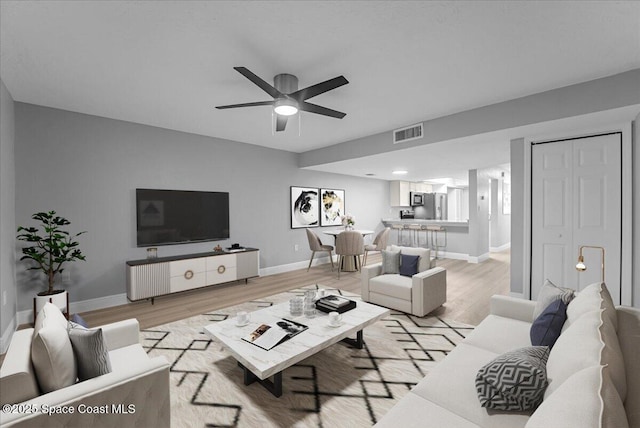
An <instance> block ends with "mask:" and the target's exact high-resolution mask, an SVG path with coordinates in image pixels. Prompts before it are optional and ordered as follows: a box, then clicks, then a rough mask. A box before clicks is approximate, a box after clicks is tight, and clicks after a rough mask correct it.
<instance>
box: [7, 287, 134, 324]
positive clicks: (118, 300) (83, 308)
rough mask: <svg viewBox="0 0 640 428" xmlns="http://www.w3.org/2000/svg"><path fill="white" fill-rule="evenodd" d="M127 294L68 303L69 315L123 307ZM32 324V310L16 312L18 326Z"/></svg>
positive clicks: (126, 301)
mask: <svg viewBox="0 0 640 428" xmlns="http://www.w3.org/2000/svg"><path fill="white" fill-rule="evenodd" d="M128 302H129V301H128V300H127V294H126V293H122V294H113V295H111V296H104V297H97V298H95V299H88V300H80V301H78V302H70V303H69V313H71V314H75V313H78V312H87V311H95V310H97V309H104V308H110V307H112V306H120V305H125V304H127V303H128ZM32 322H33V309H28V310H26V311H20V312H18V325H21V324H31V323H32Z"/></svg>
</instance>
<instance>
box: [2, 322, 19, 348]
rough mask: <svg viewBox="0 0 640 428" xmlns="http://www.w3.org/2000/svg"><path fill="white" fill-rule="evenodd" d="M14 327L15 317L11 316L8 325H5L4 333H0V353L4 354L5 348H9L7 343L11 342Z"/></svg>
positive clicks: (15, 326)
mask: <svg viewBox="0 0 640 428" xmlns="http://www.w3.org/2000/svg"><path fill="white" fill-rule="evenodd" d="M16 328H17V325H16V317H13V318H11V322H10V323H9V327H7V329H6V330H5V331H4V333H2V337H0V354H5V353H6V352H7V349H9V344H10V343H11V338H12V337H13V333H14V332H15V331H16Z"/></svg>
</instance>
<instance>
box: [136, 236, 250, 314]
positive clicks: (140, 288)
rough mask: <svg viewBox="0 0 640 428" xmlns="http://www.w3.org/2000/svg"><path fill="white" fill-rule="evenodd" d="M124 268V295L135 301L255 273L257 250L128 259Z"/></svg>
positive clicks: (241, 277)
mask: <svg viewBox="0 0 640 428" xmlns="http://www.w3.org/2000/svg"><path fill="white" fill-rule="evenodd" d="M126 267H127V298H128V299H129V300H131V301H135V300H140V299H146V298H154V297H157V296H162V295H166V294H171V293H177V292H179V291H185V290H192V289H195V288H200V287H206V286H208V285H215V284H222V283H224V282H231V281H237V280H239V279H244V280H247V279H248V278H253V277H256V276H259V273H258V272H259V267H260V251H259V250H257V249H254V248H248V249H246V250H245V251H241V252H235V253H199V254H189V255H185V256H174V257H163V258H158V259H150V260H131V261H128V262H127V263H126Z"/></svg>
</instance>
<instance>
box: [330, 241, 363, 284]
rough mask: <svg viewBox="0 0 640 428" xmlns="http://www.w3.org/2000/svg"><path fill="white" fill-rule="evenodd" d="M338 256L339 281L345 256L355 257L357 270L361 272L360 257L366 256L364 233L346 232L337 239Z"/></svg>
mask: <svg viewBox="0 0 640 428" xmlns="http://www.w3.org/2000/svg"><path fill="white" fill-rule="evenodd" d="M336 254H338V255H339V256H340V259H339V261H338V279H340V270H341V268H342V264H343V262H344V258H345V256H348V257H353V258H354V261H355V264H356V269H357V270H358V271H359V270H360V266H361V264H362V263H361V260H360V256H361V255H363V254H364V237H363V236H362V233H360V232H357V231H353V230H346V231H344V232H342V233H340V234H339V235H338V236H337V237H336Z"/></svg>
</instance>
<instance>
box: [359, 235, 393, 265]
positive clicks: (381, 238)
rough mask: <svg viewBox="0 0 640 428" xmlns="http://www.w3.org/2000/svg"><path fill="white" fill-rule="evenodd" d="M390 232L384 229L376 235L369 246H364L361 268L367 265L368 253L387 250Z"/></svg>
mask: <svg viewBox="0 0 640 428" xmlns="http://www.w3.org/2000/svg"><path fill="white" fill-rule="evenodd" d="M390 232H391V228H389V227H385V228H384V229H383V230H381V231H380V232H379V233H378V234H377V235H376V237H375V238H374V240H373V242H372V243H371V244H368V245H365V246H364V262H363V263H362V265H363V266H366V265H367V255H368V254H369V251H382V250H384V249H385V248H387V243H388V242H389V233H390Z"/></svg>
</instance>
